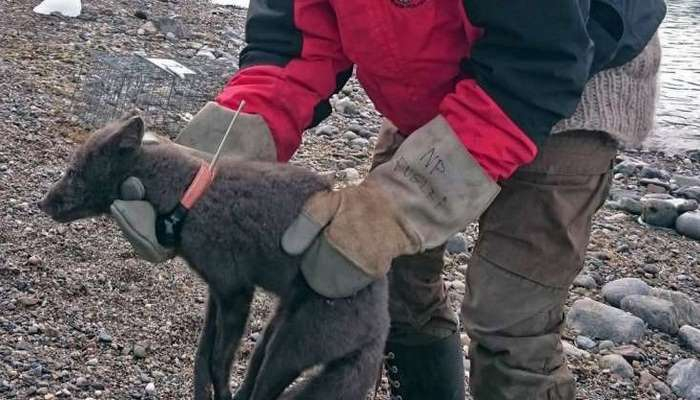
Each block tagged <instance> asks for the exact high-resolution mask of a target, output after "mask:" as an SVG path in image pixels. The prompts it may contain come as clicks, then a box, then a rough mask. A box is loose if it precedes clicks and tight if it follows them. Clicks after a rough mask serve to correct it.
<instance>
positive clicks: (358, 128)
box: [348, 124, 374, 139]
mask: <svg viewBox="0 0 700 400" xmlns="http://www.w3.org/2000/svg"><path fill="white" fill-rule="evenodd" d="M348 129H349V130H351V131H353V132H355V133H356V134H358V135H359V136H360V137H363V138H365V139H369V138H370V137H372V136H374V134H373V133H372V131H370V130H369V129H366V128H365V127H363V126H362V125H360V124H351V125H349V126H348Z"/></svg>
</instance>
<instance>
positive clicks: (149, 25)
mask: <svg viewBox="0 0 700 400" xmlns="http://www.w3.org/2000/svg"><path fill="white" fill-rule="evenodd" d="M139 31H140V32H143V33H141V34H142V35H143V34H145V33H148V34H154V33H157V32H158V28H157V27H156V25H155V24H154V23H153V22H151V21H146V22H144V24H143V25H141V27H140V28H139Z"/></svg>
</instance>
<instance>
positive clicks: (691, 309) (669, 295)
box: [650, 288, 700, 328]
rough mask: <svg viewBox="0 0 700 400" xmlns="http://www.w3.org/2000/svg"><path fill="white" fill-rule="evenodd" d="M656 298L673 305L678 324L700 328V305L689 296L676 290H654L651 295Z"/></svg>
mask: <svg viewBox="0 0 700 400" xmlns="http://www.w3.org/2000/svg"><path fill="white" fill-rule="evenodd" d="M650 294H651V295H652V296H654V297H658V298H661V299H665V300H668V301H670V302H671V303H673V305H674V307H675V310H676V317H677V318H678V323H679V324H680V325H681V326H682V325H692V326H695V327H698V328H700V304H698V303H696V302H694V301H693V300H692V299H691V298H690V297H689V296H688V295H687V294H685V293H681V292H678V291H675V290H667V289H657V288H654V289H652V290H651V293H650Z"/></svg>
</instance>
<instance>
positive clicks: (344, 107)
mask: <svg viewBox="0 0 700 400" xmlns="http://www.w3.org/2000/svg"><path fill="white" fill-rule="evenodd" d="M335 110H336V111H338V112H339V113H341V114H346V115H348V114H357V104H355V103H354V102H353V101H352V100H350V99H349V98H347V97H344V98H342V99H340V100H338V101H336V102H335Z"/></svg>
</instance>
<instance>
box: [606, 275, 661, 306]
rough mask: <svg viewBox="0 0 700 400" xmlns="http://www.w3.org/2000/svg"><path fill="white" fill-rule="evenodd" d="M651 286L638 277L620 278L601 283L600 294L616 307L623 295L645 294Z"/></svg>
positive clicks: (649, 290)
mask: <svg viewBox="0 0 700 400" xmlns="http://www.w3.org/2000/svg"><path fill="white" fill-rule="evenodd" d="M650 292H651V287H649V285H647V284H646V282H644V281H643V280H641V279H639V278H621V279H616V280H614V281H611V282H608V283H606V284H605V285H603V289H602V294H603V298H604V299H605V301H607V302H608V303H610V304H612V305H613V306H616V307H618V306H619V305H620V301H622V299H623V298H624V297H625V296H629V295H632V294H643V295H647V294H649V293H650Z"/></svg>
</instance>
